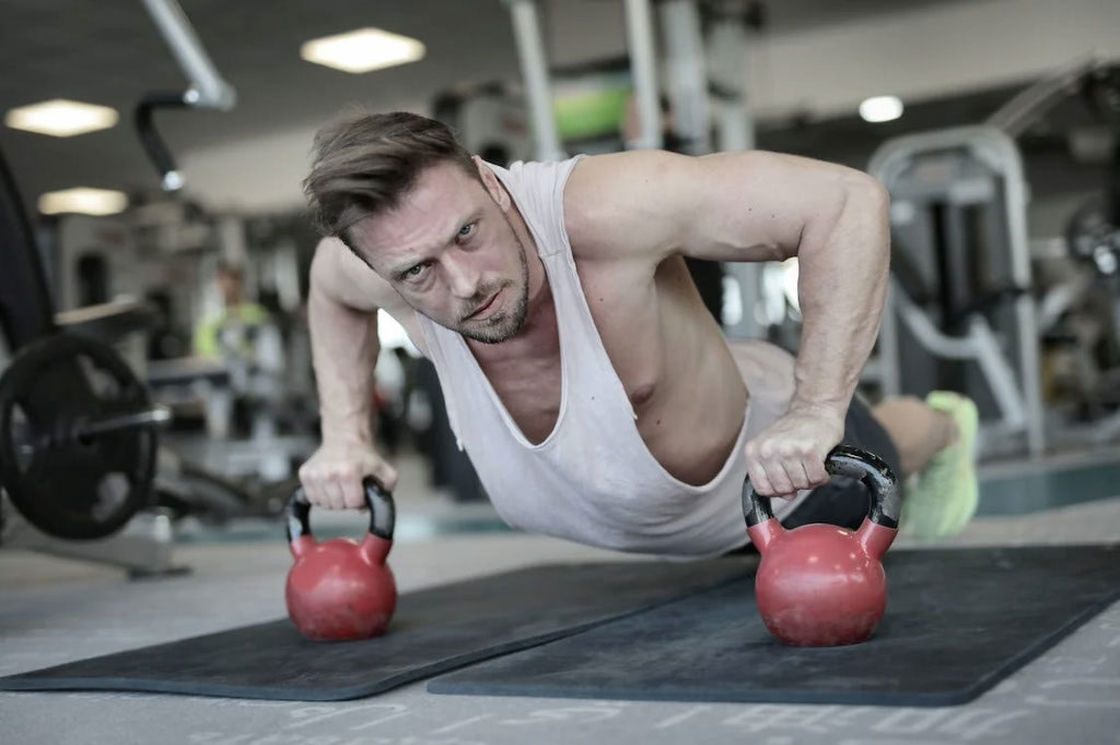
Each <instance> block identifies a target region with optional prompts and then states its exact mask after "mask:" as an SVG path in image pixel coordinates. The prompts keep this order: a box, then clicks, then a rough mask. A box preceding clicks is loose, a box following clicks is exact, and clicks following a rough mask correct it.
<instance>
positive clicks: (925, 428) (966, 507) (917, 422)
mask: <svg viewBox="0 0 1120 745" xmlns="http://www.w3.org/2000/svg"><path fill="white" fill-rule="evenodd" d="M874 416H875V419H876V420H877V421H878V422H880V423H881V424H882V426H883V428H884V429H886V430H887V432H888V433H889V434H890V437H891V440H892V441H893V442H894V444H895V446H896V447H897V448H898V451H899V459H900V461H901V463H902V469H903V471H904V472H905V473H910V474H914V476H915V478H914V479H913V480H912V481H911V482H910V483H908V484H907V485H906V490H905V499H904V500H903V503H902V517H903V520H902V527H903V528H904V529H905V530H906V531H907V532H909V533H912V534H914V535H916V536H918V537H921V538H939V537H943V536H949V535H954V534H956V533H959V532H960V531H961V530H962V529H964V526H965V525H967V524H968V521H969V520H971V519H972V516H973V514H975V512H976V506H977V502H978V500H979V486H978V484H977V481H976V469H975V466H974V463H973V458H974V452H973V451H974V449H975V444H976V435H977V430H978V428H979V420H978V417H977V414H976V405H975V404H973V403H972V401H970V400H969V399H968V398H966V397H965V396H962V395H960V394H957V393H952V392H949V391H934V392H933V393H931V394H930V395H929V396H928V397H927V398H926V400H925V401H920V400H918V399H915V398H909V397H904V398H898V399H893V400H890V401H886V402H884V403H882V404H880V405H879V406H877V407H875V410H874Z"/></svg>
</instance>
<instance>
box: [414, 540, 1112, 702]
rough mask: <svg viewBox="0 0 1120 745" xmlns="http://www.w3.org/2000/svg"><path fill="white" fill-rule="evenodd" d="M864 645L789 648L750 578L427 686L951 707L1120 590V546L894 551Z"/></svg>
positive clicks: (600, 695) (659, 697)
mask: <svg viewBox="0 0 1120 745" xmlns="http://www.w3.org/2000/svg"><path fill="white" fill-rule="evenodd" d="M887 559H888V560H887V562H886V567H887V581H888V605H887V612H886V615H885V616H884V619H883V622H882V623H881V625H880V627H879V629H878V630H877V631H876V634H875V636H874V637H873V638H872V639H871V640H870V641H868V642H866V643H863V644H857V645H853V646H848V647H833V648H816V649H808V648H795V647H787V646H784V645H782V644H780V643H778V642H777V641H775V640H774V639H773V638H772V637H771V636H770V635H769V632H767V631H766V628H765V627H764V626H763V625H762V621H761V619H760V618H759V615H758V610H757V606H756V605H755V602H754V582H753V577H752V578H751V579H749V580H744V581H741V582H733V583H730V584H728V585H724V586H723V587H719V588H716V589H713V590H710V591H707V592H703V593H699V594H694V595H692V596H690V597H687V598H684V599H682V600H679V601H675V602H672V603H668V604H665V605H662V606H659V607H657V608H655V609H652V610H649V611H647V612H645V613H641V614H637V615H633V616H629V617H627V618H625V619H620V620H617V621H613V622H611V623H608V624H605V625H602V626H599V627H597V628H595V629H592V630H589V631H585V632H582V633H580V634H577V635H573V636H570V637H567V638H565V639H563V640H560V641H557V642H553V643H550V644H546V645H543V646H539V647H536V648H534V649H530V650H526V651H522V652H519V653H516V654H511V655H509V656H506V657H502V658H500V659H495V660H491V661H488V662H485V663H481V664H478V665H475V666H472V667H470V668H467V669H464V670H460V671H457V672H454V673H451V674H449V675H444V676H443V677H440V678H437V679H435V680H433V681H431V682H429V684H428V690H429V691H431V692H433V693H455V694H479V695H506V696H540V697H565V698H596V699H629V700H658V701H666V700H668V701H732V702H785V703H813V704H864V705H866V704H872V705H889V706H946V705H954V704H960V703H964V702H966V701H969V700H971V699H973V698H975V697H976V696H978V695H979V694H980V693H982V692H983V691H985V690H987V689H988V688H991V687H992V686H993V685H995V684H996V683H997V682H998V681H999V680H1000V679H1001V678H1003V677H1004V676H1006V675H1009V674H1010V673H1011V672H1013V671H1014V670H1016V669H1018V668H1019V667H1021V666H1022V665H1024V664H1026V663H1027V662H1029V661H1030V660H1032V659H1033V658H1035V657H1036V656H1038V655H1039V654H1041V653H1042V652H1043V651H1045V650H1046V649H1048V648H1049V647H1050V646H1052V645H1053V644H1055V643H1056V642H1057V641H1058V640H1060V639H1061V638H1062V637H1064V636H1065V635H1067V634H1069V633H1070V632H1071V631H1072V630H1073V629H1075V628H1077V627H1078V626H1080V625H1081V624H1082V623H1084V622H1085V621H1086V620H1088V619H1089V618H1091V617H1092V616H1093V615H1095V614H1096V613H1098V612H1099V611H1101V610H1103V609H1104V608H1105V607H1107V606H1108V605H1109V604H1110V603H1112V602H1113V601H1114V600H1116V599H1118V598H1120V547H1118V546H1115V545H1114V546H1061V547H1038V548H1005V549H967V550H928V551H910V552H906V551H898V552H891V553H889V554H888V556H887Z"/></svg>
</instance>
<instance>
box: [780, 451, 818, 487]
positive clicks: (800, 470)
mask: <svg viewBox="0 0 1120 745" xmlns="http://www.w3.org/2000/svg"><path fill="white" fill-rule="evenodd" d="M782 467H783V468H784V469H785V472H786V475H787V476H789V481H790V483H791V484H792V485H793V488H794V491H800V490H802V489H808V488H809V487H811V486H812V481H811V480H810V479H809V471H808V469H807V468H806V467H805V461H804V460H802V459H800V458H791V459H789V460H787V461H786V462H785V463H783V464H782Z"/></svg>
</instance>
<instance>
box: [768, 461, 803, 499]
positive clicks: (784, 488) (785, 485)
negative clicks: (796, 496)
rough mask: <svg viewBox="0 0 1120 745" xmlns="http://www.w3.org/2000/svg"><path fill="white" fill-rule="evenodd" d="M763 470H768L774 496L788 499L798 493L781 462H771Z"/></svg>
mask: <svg viewBox="0 0 1120 745" xmlns="http://www.w3.org/2000/svg"><path fill="white" fill-rule="evenodd" d="M763 468H764V469H765V470H766V478H767V479H768V480H769V481H770V485H771V486H772V487H773V489H774V496H776V497H781V498H782V499H788V498H789V496H790V495H791V494H793V493H794V492H796V491H797V490H796V489H794V488H793V482H792V481H791V480H790V477H789V474H788V473H786V469H785V466H784V465H783V464H782V462H781V461H773V460H771V461H769V462H766V463H764V464H763Z"/></svg>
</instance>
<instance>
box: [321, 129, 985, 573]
mask: <svg viewBox="0 0 1120 745" xmlns="http://www.w3.org/2000/svg"><path fill="white" fill-rule="evenodd" d="M305 189H306V191H307V193H308V195H309V198H310V202H311V205H312V208H313V210H314V211H315V213H316V215H317V217H318V220H319V222H320V224H321V226H322V229H323V230H324V232H325V233H326V234H327V235H328V236H330V237H329V238H327V239H325V240H324V241H323V242H322V243H321V244H320V245H319V248H318V250H317V253H316V256H315V259H314V261H313V263H312V267H311V290H310V297H309V312H310V322H311V334H312V347H313V352H314V362H315V368H316V372H317V377H318V385H319V391H320V399H321V410H322V433H323V444H322V447H321V448H320V449H319V451H318V452H316V453H315V455H314V456H313V457H312V458H311V459H310V460H309V461H308V462H307V463H306V464H304V466H303V468H302V469H301V470H300V478H301V480H302V482H303V484H304V486H305V488H306V491H307V493H308V496H309V498H310V499H311V501H312V502H313V503H314V504H316V505H320V506H325V507H334V508H355V507H360V506H361V505H362V503H363V500H362V495H361V489H360V480H361V478H362V477H363V476H364V475H372V476H374V477H376V478H377V479H379V480H380V481H381V482H383V483H384V484H385V485H386V486H387V487H389V488H392V486H393V484H394V483H395V482H396V478H397V475H396V472H395V470H394V469H393V468H392V466H391V465H389V464H388V463H387V462H385V460H384V459H383V458H381V456H380V455H379V454H378V453H377V452H376V451H375V450H374V448H373V446H372V444H371V443H372V441H373V437H372V433H371V432H370V431H369V424H368V422H369V416H368V414H369V411H368V409H369V401H370V395H369V391H370V386H371V382H372V376H371V365H372V361H373V360H374V359H375V358H376V353H377V330H376V326H375V320H374V319H375V315H374V314H375V312H376V311H377V310H378V309H384V310H385V311H386V312H388V313H389V314H390V315H391V316H393V317H394V318H395V319H396V320H397V321H399V322H400V323H401V324H402V325H403V326H404V328H405V329H406V330H407V331H408V333H409V334H410V336H411V337H412V339H413V341H414V342H415V343H416V345H417V346H418V347H419V348H420V350H421V351H422V352H423V353H424V354H425V355H426V356H427V357H429V358H430V359H431V360H432V361H433V362H434V364H435V366H436V368H437V370H438V373H439V377H440V382H441V385H442V387H443V390H444V394H445V397H446V399H447V405H448V412H449V418H450V421H451V424H452V428H453V430H454V431H455V433H456V436H457V437H458V439H459V441H460V443H461V445H463V446H464V447H465V449H466V451H467V453H468V454H469V456H470V457H471V460H472V461H473V463H474V465H475V468H476V469H477V471H478V473H479V476H480V478H481V480H482V482H483V485H484V486H485V487H486V490H487V492H488V493H489V495H490V498H491V501H492V502H493V504H494V507H495V509H496V510H497V511H498V513H499V514H500V515H501V516H502V517H503V518H504V519H505V520H506V521H507V522H509V523H510V524H511V525H514V526H516V527H521V528H523V529H525V530H529V531H534V532H541V533H546V534H550V535H556V536H562V537H565V538H569V539H572V540H576V541H580V542H584V543H588V544H592V545H597V546H601V547H606V548H613V549H617V550H622V551H635V552H643V553H652V554H661V555H676V556H688V557H700V556H711V555H717V554H721V553H724V552H727V551H731V550H735V549H737V548H740V547H742V546H743V545H744V544H745V543H746V541H747V537H746V532H745V528H744V525H743V519H742V514H741V509H740V493H741V489H742V483H743V478H744V477H745V476H746V475H748V474H749V476H750V479H751V482H752V484H753V485H754V486H755V488H756V489H757V491H758V492H759V493H760V494H762V495H773V496H779V497H787V498H790V501H789V502H787V503H786V504H784V505H782V506H778V507H777V509H776V510H775V511H776V512H777V513H778V516H779V517H785V518H786V520H787V522H797V520H798V513H800V514H801V516H802V519H804V516H805V515H806V514H812V513H813V511H814V510H817V508H814V506H813V505H814V504H815V503H818V502H819V503H821V504H827V505H828V507H829V511H831V510H833V509H837V510H839V511H840V512H843V511H844V510H848V511H849V512H853V509H852V506H851V505H852V504H853V503H854V502H856V501H857V499H855V498H850V499H839V498H834V497H835V495H830V496H829V497H828V498H827V499H824V500H816V499H813V498H809V499H806V498H805V494H804V490H807V489H811V488H813V487H817V486H820V485H822V484H824V483H826V481H827V477H826V472H825V467H824V459H825V456H826V455H827V453H828V452H829V451H830V450H831V449H832V448H833V447H834V446H835V445H836V444H837V443H839V442H840V441H841V439H842V438H845V430H846V429H847V430H848V437H847V440H846V441H849V442H851V443H852V444H855V445H857V446H858V445H863V446H864V447H869V448H870V449H872V450H876V451H877V452H878V454H879V455H880V456H881V457H884V458H886V459H887V460H888V461H891V460H893V461H894V462H895V465H896V466H897V467H899V468H900V469H901V470H902V471H904V472H908V473H918V474H919V475H918V488H917V489H916V490H915V493H914V494H913V495H911V496H910V498H909V503H910V504H909V507H908V509H910V511H911V517H908V518H907V519H908V520H911V521H913V522H915V523H917V522H921V524H922V527H921V529H920V532H923V533H925V534H941V533H945V532H951V531H954V530H957V529H959V528H960V527H961V526H962V525H963V523H964V522H965V521H967V519H968V518H969V517H970V516H971V513H972V509H973V507H974V505H975V498H976V490H975V486H976V485H975V478H974V476H973V473H972V469H971V461H970V451H971V448H972V443H973V437H974V433H975V409H974V407H972V406H971V405H970V403H969V402H967V400H966V399H963V398H960V397H956V396H951V395H945V396H941V397H940V398H939V399H938V400H936V401H935V403H936V404H937V405H938V406H940V407H943V408H948V409H949V412H947V413H946V412H943V411H941V410H939V409H937V408H934V407H932V406H929V405H926V404H924V403H922V402H919V401H917V400H914V399H904V400H900V401H893V402H889V403H888V404H885V405H883V406H880V407H878V408H877V409H876V411H875V415H874V416H872V415H871V414H870V413H869V412H868V410H867V409H866V408H865V407H864V406H863V405H862V404H860V403H859V402H852V396H853V392H854V391H855V387H856V383H857V381H858V378H859V374H860V369H861V368H862V366H863V365H864V363H865V361H866V359H867V356H868V354H869V353H870V350H871V347H872V344H873V343H874V340H875V336H876V332H877V329H878V322H879V316H880V312H881V308H882V303H883V297H884V293H885V291H886V286H887V271H888V270H887V265H888V230H887V196H886V194H885V193H884V191H883V189H882V188H881V187H880V186H879V185H878V184H877V183H876V182H874V181H873V180H872V179H870V178H869V177H867V176H866V175H864V174H861V173H859V172H856V171H853V170H850V169H847V168H842V167H838V166H834V165H829V164H825V163H819V162H815V161H811V160H807V159H803V158H796V157H790V156H783V155H776V154H771V153H761V152H750V153H723V154H716V155H710V156H705V157H700V158H693V157H688V156H683V155H677V154H673V153H666V152H660V151H657V152H653V151H646V152H628V153H616V154H610V155H600V156H594V157H585V158H575V159H572V160H569V161H565V162H561V163H525V164H514V166H512V167H511V169H510V170H506V169H502V168H498V167H495V166H491V165H488V164H486V163H485V162H483V161H482V160H481V159H478V158H472V157H471V156H470V155H469V154H468V153H467V152H465V151H464V150H463V149H462V147H461V146H460V145H459V144H458V143H457V142H456V141H455V139H454V137H453V136H452V134H451V133H450V132H449V131H448V130H447V128H446V127H444V126H443V125H442V124H439V123H438V122H435V121H432V120H429V119H425V118H423V117H418V116H414V115H411V114H405V113H393V114H382V115H374V114H353V115H350V116H348V117H346V118H343V119H340V120H338V121H336V122H335V123H333V124H330V125H328V126H327V127H325V128H324V129H323V130H321V131H320V132H319V133H318V135H317V136H316V144H315V159H314V164H313V166H312V170H311V174H310V175H309V176H308V178H307V180H306V181H305ZM794 255H797V256H799V258H800V265H801V275H800V276H801V279H800V297H801V309H802V314H803V318H804V325H803V336H802V345H801V351H800V354H799V356H798V358H797V359H796V361H795V360H794V359H793V358H792V357H790V356H789V355H788V354H786V353H784V352H782V351H781V350H779V349H777V348H776V347H773V346H771V345H768V344H765V343H761V342H750V343H743V344H737V345H735V346H733V347H732V346H729V345H728V343H727V341H726V340H725V339H724V337H723V335H722V333H721V331H720V329H719V327H718V326H717V324H716V323H715V321H714V319H713V318H712V317H711V315H710V314H709V313H708V312H707V311H706V310H705V308H704V306H703V304H702V302H701V300H700V298H699V296H698V294H697V292H696V289H695V287H694V286H693V284H692V282H691V281H690V280H689V278H688V274H687V272H686V270H685V268H684V262H683V257H684V256H691V257H696V258H706V259H713V260H719V261H765V260H772V259H773V260H776V259H784V258H786V257H788V256H794ZM946 401H948V402H949V403H946ZM798 492H802V494H801V495H800V496H799V497H797V498H796V499H795V498H794V497H795V495H797V494H798ZM849 494H850V492H849ZM802 507H804V508H805V510H802ZM865 511H866V506H865V505H864V504H861V505H859V506H858V507H857V508H855V510H854V514H824V515H819V514H818V515H814V517H815V518H816V519H814V521H819V519H820V518H822V517H823V518H825V519H828V520H830V521H833V522H838V523H840V522H851V521H853V520H854V521H856V522H857V524H858V520H859V519H862V517H863V514H865ZM919 518H920V520H919Z"/></svg>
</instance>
